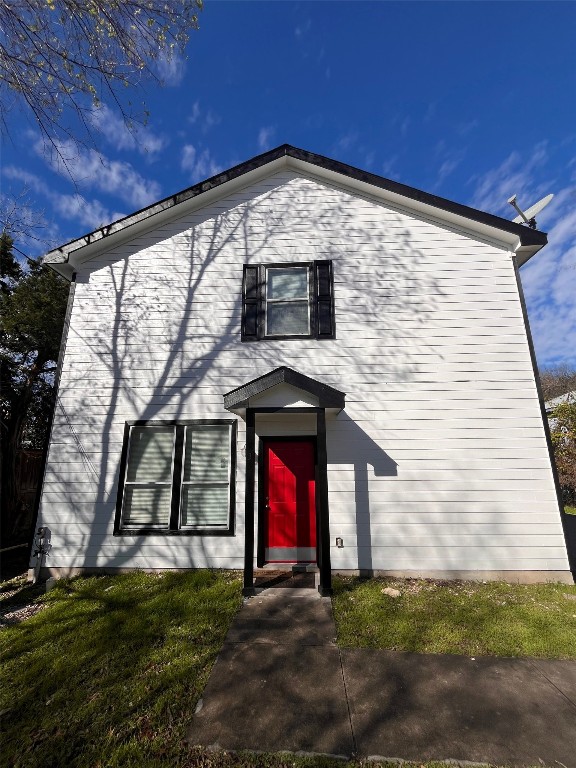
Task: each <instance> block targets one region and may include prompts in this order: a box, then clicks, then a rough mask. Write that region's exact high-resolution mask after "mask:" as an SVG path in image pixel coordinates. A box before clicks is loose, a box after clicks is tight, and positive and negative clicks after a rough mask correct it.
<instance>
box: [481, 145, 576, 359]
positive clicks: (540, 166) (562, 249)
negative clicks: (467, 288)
mask: <svg viewBox="0 0 576 768" xmlns="http://www.w3.org/2000/svg"><path fill="white" fill-rule="evenodd" d="M547 159H548V148H547V146H546V144H545V143H540V144H538V145H536V146H535V147H534V149H533V150H532V152H531V153H530V154H529V156H528V157H523V156H521V155H520V154H519V153H516V152H514V153H512V154H511V155H509V156H508V157H507V158H506V160H504V162H503V163H501V164H500V165H499V166H498V167H497V168H494V169H492V170H490V171H488V173H486V174H484V175H483V176H480V177H476V178H475V179H474V181H475V185H476V186H475V190H474V192H473V195H472V204H473V205H475V206H476V207H479V208H483V209H484V210H491V211H493V212H495V213H497V214H500V215H503V216H504V217H506V218H509V219H512V218H514V211H513V210H512V208H511V207H510V205H508V203H507V200H508V198H509V197H511V195H512V194H517V195H518V202H519V204H520V207H521V208H522V207H523V206H524V208H527V207H529V206H530V205H531V204H532V203H534V202H535V201H536V200H538V199H540V198H541V197H543V196H544V195H545V194H546V193H548V192H551V191H554V189H553V184H552V183H551V182H550V181H549V179H547V178H544V171H545V167H546V165H545V163H546V160H547ZM538 227H539V229H541V230H543V231H546V232H548V245H547V246H546V247H545V248H543V249H542V251H541V252H539V253H538V254H536V256H534V257H533V258H532V259H531V260H530V261H529V262H528V264H527V265H526V266H525V267H523V268H522V269H521V270H520V276H521V279H522V286H523V288H524V294H525V296H526V304H527V308H528V315H529V319H530V327H531V330H532V336H533V339H534V346H535V349H536V357H537V359H538V362H539V364H540V365H550V364H555V363H560V362H567V363H570V364H573V365H574V364H576V191H575V190H574V189H573V188H569V187H563V188H561V189H560V190H556V192H555V197H554V199H553V201H552V202H551V203H550V205H549V206H548V207H547V208H546V209H545V210H543V211H542V213H541V214H540V215H539V216H538Z"/></svg>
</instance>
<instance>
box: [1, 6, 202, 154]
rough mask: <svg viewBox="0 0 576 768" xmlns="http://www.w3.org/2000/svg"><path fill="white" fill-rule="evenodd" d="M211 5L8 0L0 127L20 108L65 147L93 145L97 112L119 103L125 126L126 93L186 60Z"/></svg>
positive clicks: (3, 21)
mask: <svg viewBox="0 0 576 768" xmlns="http://www.w3.org/2000/svg"><path fill="white" fill-rule="evenodd" d="M202 2H203V0H181V1H180V2H170V1H168V0H167V1H163V0H0V121H1V124H2V128H3V130H4V132H5V133H9V132H10V130H9V114H10V112H11V110H12V109H13V108H14V106H20V107H22V108H23V109H24V111H25V112H27V113H28V114H29V115H30V116H32V118H33V120H34V122H35V123H36V125H37V126H38V127H39V128H40V131H41V133H42V134H43V136H44V138H45V139H46V140H48V141H49V142H50V143H52V144H53V146H54V147H55V148H56V147H57V140H58V139H59V138H62V136H65V137H67V138H73V139H74V140H75V141H79V136H78V135H77V133H76V132H75V129H71V128H70V118H71V117H75V118H77V119H78V120H79V122H80V125H81V126H82V129H83V130H84V132H85V138H87V139H89V140H90V141H91V140H92V134H91V125H90V113H91V112H92V111H93V110H94V108H97V107H98V106H99V105H100V104H101V103H102V102H103V101H104V100H105V99H111V100H112V101H113V102H114V103H115V104H116V105H117V106H118V107H119V108H120V111H121V112H122V115H123V117H124V119H125V120H129V119H134V117H135V116H134V115H129V114H128V113H127V111H126V108H125V107H124V100H123V91H124V89H125V87H126V86H130V87H138V86H140V85H141V84H142V82H143V80H144V79H146V78H150V77H151V78H153V79H155V80H157V81H159V80H160V77H159V74H158V67H157V63H158V61H159V60H160V59H167V60H170V59H171V58H172V57H173V56H174V55H175V54H177V53H182V52H183V51H184V48H185V46H186V43H187V42H188V39H189V34H190V32H191V31H192V30H195V29H197V28H198V14H199V12H200V10H201V9H202Z"/></svg>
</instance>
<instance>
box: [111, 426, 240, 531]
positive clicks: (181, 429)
mask: <svg viewBox="0 0 576 768" xmlns="http://www.w3.org/2000/svg"><path fill="white" fill-rule="evenodd" d="M210 426H213V427H221V428H226V430H227V433H228V440H227V443H226V444H227V453H226V458H227V465H228V472H227V478H228V482H227V483H226V484H225V483H224V482H223V481H222V482H221V487H222V488H227V489H228V492H227V495H226V501H227V523H226V525H223V524H219V525H217V526H210V525H201V526H199V525H194V524H192V525H186V526H182V524H181V505H182V489H183V487H184V471H185V468H184V456H185V454H184V450H185V449H184V445H185V433H186V431H189V433H190V434H191V435H193V433H194V431H195V429H196V430H201V429H202V428H203V427H204V428H205V427H210ZM136 427H151V428H153V427H163V428H167V427H171V428H172V429H173V432H174V437H173V441H172V457H171V477H170V480H169V481H166V482H164V481H162V483H161V484H159V483H157V482H146V483H141V484H140V485H141V487H144V486H147V487H150V488H158V487H160V486H161V487H163V488H167V487H168V488H170V489H171V490H170V493H171V502H170V504H169V507H170V509H169V511H168V516H169V521H167V523H166V525H165V526H159V525H157V524H156V525H155V524H150V523H147V524H146V525H141V526H140V527H138V526H137V525H125V523H124V517H125V515H124V506H125V504H124V503H125V497H126V491H129V490H130V488H132V487H134V485H136V484H135V483H134V482H133V481H128V470H129V453H130V450H131V436H132V434H133V432H132V431H133V429H134V428H136ZM236 433H237V421H236V420H228V419H216V420H214V419H191V420H185V421H156V420H154V421H135V422H126V424H125V429H124V443H123V448H122V457H121V462H120V478H119V486H118V497H117V503H116V515H115V519H114V535H115V536H121V535H130V536H133V535H163V536H165V535H168V536H173V535H180V536H194V535H208V536H233V535H234V521H235V497H236V493H235V478H236ZM187 485H188V486H190V485H194V483H192V484H189V483H187ZM196 485H199V484H196Z"/></svg>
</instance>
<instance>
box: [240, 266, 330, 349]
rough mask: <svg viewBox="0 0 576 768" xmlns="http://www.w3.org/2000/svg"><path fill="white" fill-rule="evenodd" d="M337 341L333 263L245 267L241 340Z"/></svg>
mask: <svg viewBox="0 0 576 768" xmlns="http://www.w3.org/2000/svg"><path fill="white" fill-rule="evenodd" d="M274 338H276V339H287V338H316V339H332V338H334V301H333V278H332V262H331V261H315V262H304V263H297V264H268V265H267V264H260V265H252V264H245V265H244V282H243V286H242V340H243V341H257V340H258V339H274Z"/></svg>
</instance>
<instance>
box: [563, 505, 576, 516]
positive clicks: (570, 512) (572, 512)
mask: <svg viewBox="0 0 576 768" xmlns="http://www.w3.org/2000/svg"><path fill="white" fill-rule="evenodd" d="M564 512H566V514H567V515H576V507H568V506H566V507H564Z"/></svg>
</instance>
